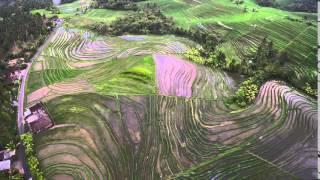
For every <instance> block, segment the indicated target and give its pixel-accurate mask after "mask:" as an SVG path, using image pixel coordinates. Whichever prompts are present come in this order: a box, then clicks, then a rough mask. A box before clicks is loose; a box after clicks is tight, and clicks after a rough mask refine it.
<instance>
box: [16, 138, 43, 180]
mask: <svg viewBox="0 0 320 180" xmlns="http://www.w3.org/2000/svg"><path fill="white" fill-rule="evenodd" d="M21 141H22V143H23V146H24V147H25V151H26V159H27V161H28V167H29V169H30V171H31V173H32V175H33V178H35V179H37V180H44V176H43V173H42V172H41V171H40V170H39V160H38V158H37V157H36V155H35V150H34V143H33V137H32V134H31V133H25V134H23V135H21Z"/></svg>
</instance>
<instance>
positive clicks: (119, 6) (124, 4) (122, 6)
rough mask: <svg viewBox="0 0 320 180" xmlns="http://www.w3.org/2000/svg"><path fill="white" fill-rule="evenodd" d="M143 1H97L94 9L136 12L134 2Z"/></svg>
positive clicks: (136, 7)
mask: <svg viewBox="0 0 320 180" xmlns="http://www.w3.org/2000/svg"><path fill="white" fill-rule="evenodd" d="M139 1H144V0H97V4H96V6H95V7H98V8H107V9H115V10H137V9H138V6H137V4H136V2H139Z"/></svg>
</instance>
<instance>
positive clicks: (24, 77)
mask: <svg viewBox="0 0 320 180" xmlns="http://www.w3.org/2000/svg"><path fill="white" fill-rule="evenodd" d="M60 26H61V24H58V25H57V27H56V28H55V29H54V30H53V31H52V32H51V33H50V35H49V36H48V37H47V38H46V40H45V42H44V43H43V44H42V45H41V46H40V47H39V48H38V50H37V52H36V53H35V54H34V56H33V57H32V58H31V63H29V64H28V67H27V68H26V69H24V70H22V71H21V73H20V75H19V79H20V80H21V84H20V87H19V92H18V105H17V109H18V110H17V111H18V114H17V126H18V133H19V135H21V134H23V133H24V132H25V131H24V118H23V113H24V100H25V86H26V81H27V77H28V72H29V69H30V67H31V65H32V62H33V61H34V60H35V59H37V58H38V57H39V56H40V55H41V52H42V51H43V50H44V49H45V48H46V47H47V46H48V44H49V43H50V42H51V40H52V38H53V36H54V34H55V33H56V32H57V29H58V28H59V27H60ZM18 161H21V162H22V166H23V171H24V178H25V179H29V178H31V176H32V175H31V173H30V171H29V169H28V167H27V163H26V159H25V149H24V147H23V146H22V145H20V146H19V147H18Z"/></svg>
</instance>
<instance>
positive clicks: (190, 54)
mask: <svg viewBox="0 0 320 180" xmlns="http://www.w3.org/2000/svg"><path fill="white" fill-rule="evenodd" d="M186 57H187V58H188V59H190V60H191V61H193V62H195V63H198V64H205V63H206V62H207V60H206V59H205V58H203V57H202V56H201V52H200V50H199V49H196V48H191V49H189V50H188V51H187V52H186Z"/></svg>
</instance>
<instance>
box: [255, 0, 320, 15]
mask: <svg viewBox="0 0 320 180" xmlns="http://www.w3.org/2000/svg"><path fill="white" fill-rule="evenodd" d="M256 2H257V3H258V4H259V5H261V6H268V7H275V8H280V9H284V10H289V11H303V12H314V13H315V12H317V1H315V0H289V1H285V2H281V1H279V0H256Z"/></svg>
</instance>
